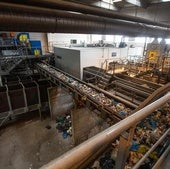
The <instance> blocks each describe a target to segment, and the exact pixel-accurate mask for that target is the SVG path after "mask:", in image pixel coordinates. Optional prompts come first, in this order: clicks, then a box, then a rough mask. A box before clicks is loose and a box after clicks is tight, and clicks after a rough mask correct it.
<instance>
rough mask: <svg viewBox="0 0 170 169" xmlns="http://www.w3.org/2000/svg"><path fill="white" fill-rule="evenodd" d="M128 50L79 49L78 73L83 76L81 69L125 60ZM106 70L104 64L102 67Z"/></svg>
mask: <svg viewBox="0 0 170 169" xmlns="http://www.w3.org/2000/svg"><path fill="white" fill-rule="evenodd" d="M112 52H116V54H117V55H116V57H112ZM127 52H128V48H81V49H80V56H81V58H80V62H81V63H80V69H81V70H80V72H81V78H82V76H83V68H84V67H88V66H96V67H100V68H101V66H102V65H103V63H104V62H105V60H106V59H107V62H111V61H119V60H120V59H121V60H123V59H125V58H127ZM103 68H106V62H105V64H104V65H103Z"/></svg>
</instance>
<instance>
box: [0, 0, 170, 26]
mask: <svg viewBox="0 0 170 169" xmlns="http://www.w3.org/2000/svg"><path fill="white" fill-rule="evenodd" d="M2 1H3V2H12V3H17V4H27V5H32V6H39V7H40V6H41V7H47V8H53V9H60V10H67V11H74V12H80V13H84V14H92V15H98V16H102V17H109V18H112V19H121V20H126V21H132V22H138V23H144V24H148V25H156V26H162V27H170V25H168V24H164V23H160V22H155V21H152V20H148V19H144V18H141V17H135V16H129V15H125V14H120V13H118V12H116V11H113V10H108V9H104V8H99V7H94V6H89V5H85V4H80V3H74V2H68V1H63V0H57V1H56V0H41V1H40V0H29V1H27V0H22V1H17V0H2ZM2 1H1V2H2Z"/></svg>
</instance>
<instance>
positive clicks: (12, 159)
mask: <svg viewBox="0 0 170 169" xmlns="http://www.w3.org/2000/svg"><path fill="white" fill-rule="evenodd" d="M48 124H50V125H51V127H52V128H51V129H49V130H48V129H47V128H46V125H48ZM55 127H56V123H55V122H54V121H50V119H45V120H42V121H40V120H38V119H34V120H30V121H25V122H20V123H17V124H15V125H12V126H10V127H7V128H5V129H3V130H0V169H38V168H39V167H41V166H43V165H44V164H46V163H48V162H50V161H51V160H53V159H55V158H56V157H58V156H60V155H61V154H63V153H64V152H66V151H68V150H69V149H71V148H73V144H72V143H73V141H72V138H70V137H69V138H67V139H63V138H62V135H61V133H58V131H57V130H56V128H55Z"/></svg>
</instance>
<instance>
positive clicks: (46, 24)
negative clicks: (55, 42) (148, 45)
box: [0, 5, 170, 37]
mask: <svg viewBox="0 0 170 169" xmlns="http://www.w3.org/2000/svg"><path fill="white" fill-rule="evenodd" d="M24 10H25V12H24ZM29 10H30V11H29ZM51 13H52V14H51V15H50V10H49V9H44V8H36V7H28V6H25V5H22V6H20V7H18V8H17V9H15V8H12V7H6V8H5V7H3V8H2V7H0V21H1V22H0V31H30V32H31V31H32V32H58V33H86V34H123V35H128V36H152V37H168V36H169V35H170V29H168V28H163V27H155V26H149V25H144V24H139V23H135V22H127V21H122V20H113V19H109V18H105V17H97V16H92V15H85V14H79V13H72V12H66V11H61V10H55V11H53V10H51Z"/></svg>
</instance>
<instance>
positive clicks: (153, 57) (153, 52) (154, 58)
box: [149, 51, 157, 61]
mask: <svg viewBox="0 0 170 169" xmlns="http://www.w3.org/2000/svg"><path fill="white" fill-rule="evenodd" d="M156 56H157V52H155V51H150V52H149V60H152V61H156V58H157V57H156Z"/></svg>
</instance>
